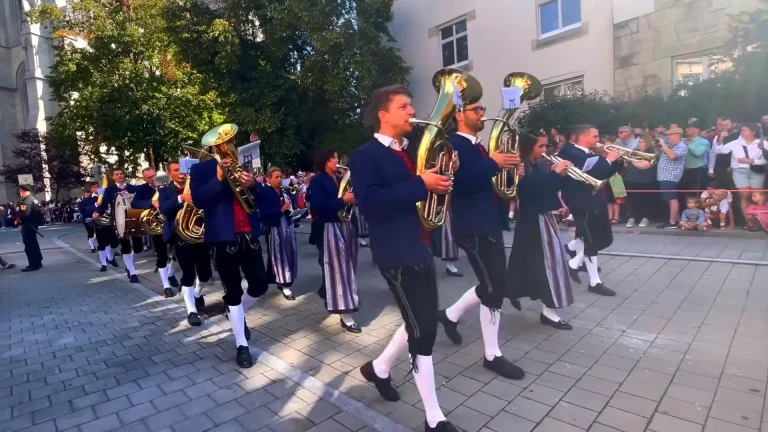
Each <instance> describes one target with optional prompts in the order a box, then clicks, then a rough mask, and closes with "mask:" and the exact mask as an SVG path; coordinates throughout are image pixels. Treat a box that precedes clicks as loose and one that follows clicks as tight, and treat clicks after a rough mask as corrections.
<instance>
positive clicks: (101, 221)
mask: <svg viewBox="0 0 768 432" xmlns="http://www.w3.org/2000/svg"><path fill="white" fill-rule="evenodd" d="M108 186H109V179H107V174H106V173H103V174H101V191H102V192H101V195H99V198H98V199H96V207H98V206H99V205H101V201H102V200H103V199H104V192H106V191H107V187H108ZM95 222H96V224H98V225H101V226H110V225H112V206H111V205H110V207H109V208H107V211H105V212H104V214H103V215H101V217H100V218H98V219H96V220H95Z"/></svg>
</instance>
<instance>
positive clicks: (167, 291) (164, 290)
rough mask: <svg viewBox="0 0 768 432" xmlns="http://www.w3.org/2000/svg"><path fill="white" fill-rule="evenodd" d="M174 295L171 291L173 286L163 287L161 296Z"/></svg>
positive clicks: (169, 296) (168, 296)
mask: <svg viewBox="0 0 768 432" xmlns="http://www.w3.org/2000/svg"><path fill="white" fill-rule="evenodd" d="M175 295H176V293H175V292H173V288H164V289H163V297H165V298H171V297H173V296H175Z"/></svg>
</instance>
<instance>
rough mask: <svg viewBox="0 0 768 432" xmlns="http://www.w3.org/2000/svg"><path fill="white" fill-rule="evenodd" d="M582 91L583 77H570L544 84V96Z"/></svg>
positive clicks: (565, 94)
mask: <svg viewBox="0 0 768 432" xmlns="http://www.w3.org/2000/svg"><path fill="white" fill-rule="evenodd" d="M582 91H584V77H583V76H580V77H575V78H570V79H568V80H564V81H558V82H555V83H552V84H547V85H545V86H544V97H552V96H567V95H571V94H575V93H580V92H582Z"/></svg>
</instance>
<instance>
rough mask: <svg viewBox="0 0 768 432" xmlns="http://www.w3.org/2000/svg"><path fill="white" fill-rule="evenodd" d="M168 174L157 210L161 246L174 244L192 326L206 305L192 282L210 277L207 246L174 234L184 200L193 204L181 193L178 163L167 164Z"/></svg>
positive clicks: (188, 320) (181, 186)
mask: <svg viewBox="0 0 768 432" xmlns="http://www.w3.org/2000/svg"><path fill="white" fill-rule="evenodd" d="M168 174H169V176H170V177H171V180H172V181H173V183H172V184H170V185H168V186H166V187H163V188H160V192H159V193H160V196H159V200H158V201H159V210H160V213H162V214H163V216H165V221H164V222H163V235H162V241H163V245H166V244H167V245H169V246H173V248H174V250H175V255H176V259H177V260H178V262H179V266H180V267H181V294H182V295H183V296H184V304H185V305H186V307H187V322H188V323H189V325H191V326H199V325H200V324H202V321H201V320H200V315H199V313H198V310H199V309H202V308H203V307H205V304H204V303H203V298H202V296H198V295H197V292H196V290H195V286H194V285H195V279H196V278H197V279H198V280H199V283H201V284H205V283H208V282H210V280H211V276H212V275H213V273H212V271H211V256H210V245H209V244H207V243H197V244H192V243H187V242H185V241H184V240H182V239H180V238H179V236H178V235H177V234H176V215H177V214H178V213H179V210H181V208H182V206H183V204H184V203H189V204H193V203H192V195H191V194H190V193H184V186H185V182H186V179H185V178H184V175H183V174H181V171H180V170H179V163H178V162H172V163H171V164H170V165H168Z"/></svg>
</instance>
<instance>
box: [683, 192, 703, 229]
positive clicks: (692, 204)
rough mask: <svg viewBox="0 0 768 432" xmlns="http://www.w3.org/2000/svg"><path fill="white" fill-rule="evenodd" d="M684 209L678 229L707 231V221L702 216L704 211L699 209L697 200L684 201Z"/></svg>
mask: <svg viewBox="0 0 768 432" xmlns="http://www.w3.org/2000/svg"><path fill="white" fill-rule="evenodd" d="M686 207H687V208H686V209H685V210H683V214H682V215H681V216H680V228H682V229H684V230H695V229H698V230H701V231H706V230H707V219H706V217H705V216H704V210H702V209H700V208H699V199H698V198H688V199H687V200H686Z"/></svg>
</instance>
